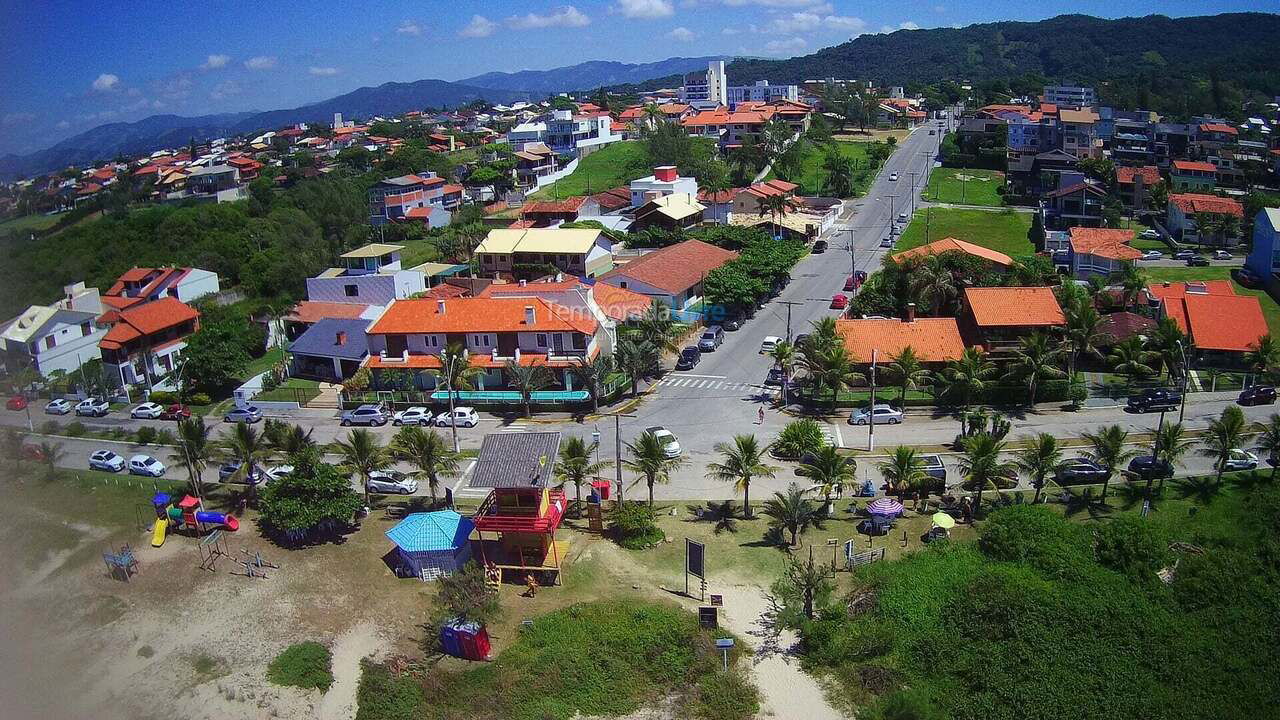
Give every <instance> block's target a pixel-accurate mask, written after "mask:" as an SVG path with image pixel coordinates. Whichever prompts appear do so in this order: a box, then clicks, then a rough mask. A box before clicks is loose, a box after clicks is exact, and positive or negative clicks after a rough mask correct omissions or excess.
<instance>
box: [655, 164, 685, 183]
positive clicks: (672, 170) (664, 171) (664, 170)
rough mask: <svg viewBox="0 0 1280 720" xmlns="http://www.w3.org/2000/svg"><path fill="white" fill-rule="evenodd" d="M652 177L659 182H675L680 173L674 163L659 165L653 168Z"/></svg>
mask: <svg viewBox="0 0 1280 720" xmlns="http://www.w3.org/2000/svg"><path fill="white" fill-rule="evenodd" d="M653 177H654V178H656V179H657V180H659V181H661V182H675V181H676V178H678V177H680V175H679V172H678V171H677V170H676V166H675V165H660V166H658V167H656V168H654V169H653Z"/></svg>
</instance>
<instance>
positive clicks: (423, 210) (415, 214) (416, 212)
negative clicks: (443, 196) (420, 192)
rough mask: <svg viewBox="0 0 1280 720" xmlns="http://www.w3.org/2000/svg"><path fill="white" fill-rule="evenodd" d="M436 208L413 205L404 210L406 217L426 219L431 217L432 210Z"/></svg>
mask: <svg viewBox="0 0 1280 720" xmlns="http://www.w3.org/2000/svg"><path fill="white" fill-rule="evenodd" d="M432 210H434V208H429V207H411V208H409V209H408V210H405V211H404V217H405V218H407V219H409V220H426V219H427V218H429V217H431V211H432Z"/></svg>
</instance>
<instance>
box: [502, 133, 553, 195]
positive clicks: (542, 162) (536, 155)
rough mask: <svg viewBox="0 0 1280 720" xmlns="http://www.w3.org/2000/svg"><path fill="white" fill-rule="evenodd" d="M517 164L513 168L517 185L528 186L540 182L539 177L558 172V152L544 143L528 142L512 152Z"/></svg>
mask: <svg viewBox="0 0 1280 720" xmlns="http://www.w3.org/2000/svg"><path fill="white" fill-rule="evenodd" d="M512 157H514V158H515V161H516V166H515V168H514V169H512V171H511V172H512V174H513V175H514V177H515V181H516V186H517V187H521V188H527V187H531V186H534V185H537V184H538V178H541V177H545V176H547V175H552V174H554V173H555V172H556V169H557V167H556V154H555V153H554V152H552V150H551V148H549V147H547V146H546V145H544V144H542V143H526V144H525V146H524V147H523V148H521V149H519V150H516V151H515V152H513V153H512Z"/></svg>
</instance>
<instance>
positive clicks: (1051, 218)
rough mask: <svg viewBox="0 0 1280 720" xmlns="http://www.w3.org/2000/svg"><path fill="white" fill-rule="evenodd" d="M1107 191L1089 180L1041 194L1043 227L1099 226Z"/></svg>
mask: <svg viewBox="0 0 1280 720" xmlns="http://www.w3.org/2000/svg"><path fill="white" fill-rule="evenodd" d="M1106 199H1107V192H1106V191H1105V190H1103V189H1102V188H1101V187H1099V186H1098V185H1097V184H1096V183H1094V182H1092V181H1089V180H1083V179H1082V180H1080V181H1079V182H1075V183H1072V184H1070V185H1066V186H1064V187H1062V188H1059V189H1057V190H1053V191H1051V192H1047V193H1045V194H1044V196H1043V203H1044V221H1045V227H1048V228H1053V229H1063V228H1069V227H1078V226H1084V227H1099V226H1100V225H1102V209H1103V204H1104V203H1105V202H1106Z"/></svg>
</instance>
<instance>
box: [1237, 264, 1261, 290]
mask: <svg viewBox="0 0 1280 720" xmlns="http://www.w3.org/2000/svg"><path fill="white" fill-rule="evenodd" d="M1236 280H1238V281H1239V282H1240V284H1241V285H1244V286H1245V287H1258V286H1259V285H1261V284H1262V279H1261V278H1259V277H1258V276H1257V275H1255V274H1254V272H1253V271H1252V270H1250V269H1249V268H1247V267H1242V268H1236Z"/></svg>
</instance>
